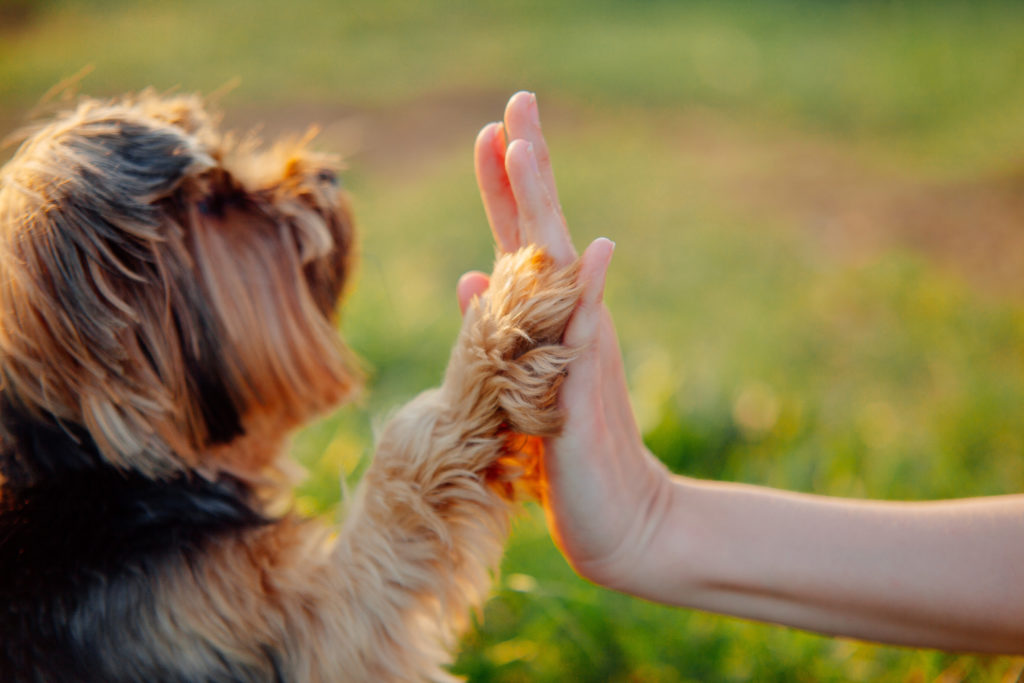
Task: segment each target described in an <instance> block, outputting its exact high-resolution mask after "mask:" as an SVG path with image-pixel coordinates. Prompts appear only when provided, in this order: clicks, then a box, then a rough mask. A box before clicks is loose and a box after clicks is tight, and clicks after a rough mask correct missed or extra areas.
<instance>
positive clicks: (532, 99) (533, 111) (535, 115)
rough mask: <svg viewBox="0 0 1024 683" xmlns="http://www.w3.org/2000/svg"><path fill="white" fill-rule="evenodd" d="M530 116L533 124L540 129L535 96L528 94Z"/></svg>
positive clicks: (538, 110)
mask: <svg viewBox="0 0 1024 683" xmlns="http://www.w3.org/2000/svg"><path fill="white" fill-rule="evenodd" d="M530 104H531V107H530V114H531V115H532V116H533V123H534V124H535V125H536V126H537V127H538V128H540V108H538V107H537V94H536V93H530Z"/></svg>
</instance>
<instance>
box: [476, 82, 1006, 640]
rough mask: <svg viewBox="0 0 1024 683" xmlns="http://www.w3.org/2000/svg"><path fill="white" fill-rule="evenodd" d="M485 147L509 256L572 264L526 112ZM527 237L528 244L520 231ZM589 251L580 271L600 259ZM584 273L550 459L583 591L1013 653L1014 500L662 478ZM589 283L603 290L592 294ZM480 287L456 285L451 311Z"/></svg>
mask: <svg viewBox="0 0 1024 683" xmlns="http://www.w3.org/2000/svg"><path fill="white" fill-rule="evenodd" d="M505 130H506V131H507V137H508V139H509V140H512V142H511V143H510V144H509V145H508V147H507V148H506V146H505V144H504V138H503V137H502V135H501V128H500V126H495V125H492V126H488V127H486V128H484V130H483V131H481V134H480V136H479V138H478V140H477V146H476V167H477V177H478V181H479V184H480V189H481V195H482V197H483V201H484V206H485V208H486V210H487V214H488V218H489V220H490V223H491V226H492V229H493V231H494V234H495V239H496V241H497V243H498V244H499V247H500V248H502V249H504V250H511V249H515V248H517V247H518V246H519V245H520V244H521V243H522V242H523V241H524V240H528V241H538V242H540V243H541V244H544V245H554V249H551V248H550V247H549V251H551V252H552V253H558V254H569V255H571V254H572V253H574V252H573V251H572V245H571V241H570V239H569V235H568V231H567V228H566V225H565V221H564V218H563V217H562V213H561V210H560V208H559V206H558V201H557V191H556V188H555V185H554V178H553V174H552V172H551V166H550V161H549V157H548V153H547V147H546V144H545V142H544V139H543V135H542V134H541V132H540V125H539V118H538V116H537V109H536V101H535V99H534V98H533V96H532V95H530V94H528V93H519V94H517V95H516V96H514V97H513V98H512V100H510V102H509V106H508V108H507V110H506V115H505ZM531 226H532V227H531ZM594 249H595V247H593V246H592V247H591V248H590V249H589V250H588V253H592V254H593V256H592V259H591V264H592V266H593V263H594V262H595V261H597V260H598V259H597V256H600V259H607V258H610V251H608V250H607V247H598V248H597V251H596V252H594V251H593V250H594ZM587 263H588V261H587V258H586V257H585V258H584V267H583V270H582V273H581V280H582V286H583V297H582V300H581V304H580V306H579V308H578V309H577V311H576V312H575V314H574V316H573V318H572V320H571V321H570V324H569V327H568V328H567V331H566V336H565V343H566V344H567V345H570V346H574V347H577V348H579V349H580V355H579V356H578V358H577V359H576V360H575V361H573V363H572V364H571V365H570V367H569V375H568V377H567V379H566V381H565V383H564V384H563V387H562V390H561V400H562V405H563V408H564V410H565V412H566V423H565V427H564V430H563V432H562V433H561V435H560V436H558V437H556V438H553V439H549V440H548V441H547V444H546V445H547V448H546V455H545V459H544V463H543V465H544V467H543V474H544V481H545V484H546V491H547V492H546V494H545V497H544V500H543V503H544V507H545V511H546V512H547V515H548V519H549V524H550V527H551V530H552V533H553V534H554V536H555V538H556V540H557V542H558V544H559V547H560V548H561V550H562V551H563V553H564V554H565V556H566V558H567V560H568V561H569V562H570V563H571V564H572V566H573V567H574V568H575V569H576V570H577V571H578V572H579V573H580V574H581V575H583V576H584V577H586V578H588V579H591V580H593V581H595V582H597V583H599V584H602V585H605V586H608V587H610V588H614V589H617V590H620V591H623V592H627V593H631V594H634V595H638V596H641V597H644V598H647V599H650V600H655V601H658V602H664V603H668V604H673V605H681V606H687V607H693V608H698V609H702V610H707V611H713V612H719V613H725V614H731V615H735V616H740V617H745V618H751V619H757V620H762V621H768V622H774V623H780V624H786V625H789V626H795V627H798V628H803V629H807V630H811V631H816V632H820V633H827V634H835V635H845V636H851V637H856V638H862V639H867V640H874V641H881V642H887V643H895V644H902V645H911V646H920V647H934V648H943V649H950V650H965V651H979V652H1005V653H1017V652H1024V595H1022V594H1024V591H1022V590H1021V589H1022V588H1024V497H1022V496H1011V497H1000V498H987V499H976V500H962V501H947V502H935V503H881V502H867V501H853V500H842V499H834V498H826V497H820V496H809V495H803V494H794V493H788V492H783V491H777V490H772V489H767V488H761V487H752V486H743V485H736V484H725V483H717V482H706V481H698V480H693V479H687V478H683V477H673V476H671V475H670V474H669V473H668V472H667V471H666V470H665V468H664V467H663V466H662V465H661V464H660V463H659V462H658V461H657V459H656V458H654V457H653V456H652V455H651V454H650V453H649V452H648V451H647V449H646V448H645V447H644V445H643V443H642V440H641V438H640V434H639V431H638V429H637V427H636V424H635V421H634V419H633V415H632V410H631V408H630V405H629V398H628V393H627V389H626V383H625V379H624V373H623V368H622V362H621V356H620V353H619V349H618V344H617V341H616V339H615V331H614V326H613V324H612V320H611V317H610V315H609V313H608V311H607V309H606V308H605V307H604V305H603V304H602V303H601V292H600V285H601V284H602V283H603V272H604V271H603V268H604V267H606V265H607V261H604V263H603V265H601V266H600V268H596V269H588V266H587ZM594 273H598V274H599V277H592V275H593V274H594ZM483 286H486V279H482V278H481V276H478V275H470V276H468V277H467V278H465V279H464V280H463V281H462V283H460V289H459V291H460V300H462V299H464V298H465V294H466V292H467V291H468V292H472V291H479V289H480V288H481V287H483Z"/></svg>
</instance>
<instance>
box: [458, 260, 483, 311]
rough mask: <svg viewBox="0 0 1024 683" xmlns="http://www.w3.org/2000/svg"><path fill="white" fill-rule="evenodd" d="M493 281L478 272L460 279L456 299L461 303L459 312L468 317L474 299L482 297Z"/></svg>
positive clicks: (467, 274) (473, 271) (469, 273)
mask: <svg viewBox="0 0 1024 683" xmlns="http://www.w3.org/2000/svg"><path fill="white" fill-rule="evenodd" d="M490 284H491V280H490V278H488V277H487V276H486V275H484V274H483V273H481V272H480V271H478V270H471V271H470V272H468V273H465V274H464V275H463V276H462V277H460V278H459V284H457V285H456V286H455V298H456V299H458V301H459V312H461V313H462V315H466V309H468V308H469V304H470V303H471V302H472V301H473V297H477V296H482V295H483V293H484V292H486V291H487V287H488V286H490Z"/></svg>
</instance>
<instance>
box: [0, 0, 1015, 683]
mask: <svg viewBox="0 0 1024 683" xmlns="http://www.w3.org/2000/svg"><path fill="white" fill-rule="evenodd" d="M1022 36H1024V5H1022V4H1020V3H1015V2H1008V1H1007V2H994V1H987V0H983V1H979V2H970V3H968V2H951V1H946V0H930V1H921V2H910V1H906V2H895V1H893V2H870V1H865V2H853V1H842V0H837V1H835V2H824V1H821V2H815V1H811V0H763V1H760V2H753V1H749V2H742V1H740V0H734V1H725V2H669V1H663V2H662V1H658V0H644V1H635V2H625V1H622V2H613V1H611V0H576V1H567V2H552V1H550V0H548V1H543V0H535V1H532V2H531V1H526V2H503V3H500V4H493V5H489V4H487V3H484V2H475V1H470V0H454V1H450V2H441V0H424V1H421V2H417V1H414V0H376V1H375V2H372V3H370V2H365V3H353V2H341V1H333V2H332V1H329V0H291V1H290V2H287V3H284V2H271V1H270V0H247V1H246V2H238V1H235V0H182V1H179V2H157V1H152V2H127V1H120V0H0V127H2V129H3V131H4V132H5V133H6V132H9V131H11V130H13V129H15V128H17V127H19V126H20V125H22V124H24V123H26V122H28V121H30V120H31V117H32V116H33V115H35V114H34V113H36V112H39V111H43V112H45V111H51V110H52V109H53V108H54V107H55V106H58V105H59V104H60V102H61V100H62V98H63V97H64V95H63V94H62V93H64V92H65V91H66V89H65V88H63V86H60V85H59V84H61V83H64V82H66V81H67V80H68V79H70V80H71V81H72V82H74V83H77V85H76V86H74V88H77V89H78V90H79V91H80V92H82V93H86V94H90V95H104V96H105V95H114V94H118V93H121V92H124V91H130V90H138V89H141V88H143V87H146V86H153V87H155V88H157V89H159V90H170V89H179V90H184V91H200V92H203V93H208V94H211V93H213V94H214V99H215V100H216V102H217V106H218V107H219V108H221V109H222V110H223V111H224V112H225V119H226V123H227V125H229V126H231V127H235V128H239V129H242V130H250V129H254V128H255V129H259V130H261V131H262V132H263V136H264V137H265V138H271V137H274V136H276V135H278V134H281V133H294V134H302V133H303V132H305V131H306V130H307V128H308V127H309V125H310V124H317V125H318V126H319V127H320V130H321V132H320V135H319V138H318V145H319V146H320V147H322V148H324V149H327V150H333V151H337V152H340V153H342V154H343V155H344V156H345V158H346V159H347V165H348V170H347V171H346V173H345V174H344V183H345V184H346V186H347V187H348V188H349V190H350V191H351V192H352V194H353V195H354V197H355V206H356V211H357V214H358V217H359V220H360V226H361V231H362V235H361V240H362V247H361V249H362V264H361V268H360V272H359V275H358V281H357V284H356V285H355V287H354V289H353V291H352V292H351V296H350V298H349V300H348V301H347V303H346V305H345V307H344V315H343V324H342V328H343V330H344V334H345V336H346V338H347V339H348V341H349V343H350V344H351V346H352V347H353V348H354V349H355V350H356V351H357V352H358V353H359V354H360V356H361V357H362V358H363V359H364V361H365V364H366V367H367V368H368V371H369V373H370V381H369V384H368V387H367V391H366V395H365V397H364V398H363V399H362V400H361V401H360V402H359V403H358V404H356V405H352V406H348V407H345V408H343V409H341V410H340V411H339V412H338V413H337V414H336V415H332V416H330V417H328V418H327V419H325V420H323V421H322V422H320V423H318V424H317V425H314V426H312V427H311V428H310V429H308V430H306V431H305V432H303V433H302V434H301V435H300V436H299V437H298V438H297V440H296V444H295V448H296V449H297V451H298V454H299V456H300V457H301V459H302V460H303V462H304V463H306V465H307V466H308V467H309V469H310V473H311V477H310V479H309V480H308V482H307V483H306V484H305V485H304V486H303V488H302V490H301V495H300V498H299V500H298V505H299V506H300V507H301V508H302V509H303V510H304V511H308V512H314V513H322V514H325V515H338V514H340V510H341V507H342V505H341V503H340V501H341V500H342V494H341V488H342V487H341V486H339V482H344V483H346V484H347V485H348V486H349V487H351V486H353V485H355V483H356V482H357V481H358V478H359V476H360V473H361V472H362V470H363V469H364V468H365V466H366V464H367V462H368V458H369V455H368V454H369V453H370V452H371V449H372V438H373V436H372V435H373V429H374V426H375V424H379V422H380V420H381V419H382V418H383V417H384V416H385V415H386V414H387V413H388V411H389V410H390V409H393V408H394V407H395V406H396V405H398V404H399V403H400V402H403V401H405V400H407V399H408V398H410V397H411V396H413V395H414V394H415V393H417V392H419V391H420V390H422V389H424V388H426V387H428V386H431V385H434V384H436V383H437V382H438V381H439V379H440V374H441V370H442V368H443V366H444V363H445V361H446V358H447V354H448V349H449V346H450V344H451V342H452V340H453V339H454V336H455V333H456V330H457V329H458V324H459V316H458V311H457V308H456V305H455V299H454V286H455V282H456V279H457V278H458V276H459V274H461V273H462V272H463V271H465V270H468V269H472V268H478V269H483V270H487V269H489V266H490V262H491V259H492V257H493V250H492V246H491V241H490V236H489V234H488V230H487V227H486V221H485V219H484V215H483V211H482V209H481V208H480V204H479V200H478V198H477V195H476V190H475V186H474V181H473V176H472V142H473V139H474V137H475V135H476V132H477V131H478V130H479V128H480V127H481V126H482V125H484V124H485V123H487V122H488V121H492V120H496V119H498V118H500V116H501V112H502V109H503V106H504V102H505V100H506V99H507V97H508V96H509V95H510V94H511V93H512V92H514V91H515V90H517V89H530V90H533V91H535V92H537V94H538V98H539V104H540V109H541V113H542V116H543V119H544V122H545V131H546V133H547V136H548V139H549V142H550V145H551V148H552V153H553V158H554V161H555V170H556V174H557V175H558V178H559V184H560V187H561V192H562V199H563V204H564V208H565V213H566V215H567V216H568V218H569V222H570V225H571V226H572V229H573V233H574V235H575V238H576V241H577V245H579V246H582V245H585V244H586V243H587V242H589V240H591V239H592V238H594V237H596V236H599V235H605V236H608V237H610V238H612V239H614V240H615V241H616V243H617V250H616V254H615V260H614V262H613V264H612V270H611V274H610V280H609V284H608V289H607V300H608V302H609V305H610V307H611V309H612V312H613V314H614V315H615V317H616V320H617V324H618V328H619V333H620V336H621V340H622V346H623V351H624V354H625V361H626V365H627V369H628V374H629V378H630V382H631V390H632V393H633V397H634V403H635V407H636V413H637V417H638V420H639V422H640V424H641V427H642V429H643V431H644V434H645V438H646V439H647V442H648V444H649V445H650V447H651V448H652V449H653V450H654V452H656V453H657V454H658V455H659V456H660V457H661V458H663V459H664V460H665V462H666V463H667V464H668V465H669V466H670V467H671V468H673V469H674V470H676V471H679V472H683V473H687V474H690V475H695V476H701V477H713V478H719V479H727V480H735V481H744V482H752V483H758V484H766V485H770V486H777V487H784V488H787V489H792V490H798V491H808V492H815V493H822V494H831V495H838V496H854V497H869V498H880V499H932V498H942V497H950V496H974V495H985V494H999V493H1014V492H1020V491H1022V490H1024V419H1022V417H1024V355H1022V351H1024V40H1022ZM12 152H13V150H12V149H11V148H10V147H8V148H6V149H4V150H3V151H2V152H0V159H5V158H7V157H8V156H10V154H11V153H12ZM950 552H951V553H955V552H957V549H956V548H950ZM481 617H482V619H481V620H480V622H479V625H478V626H477V627H476V628H475V629H474V630H473V631H472V632H471V633H470V634H469V635H468V636H467V637H466V638H465V640H464V642H463V644H462V648H461V654H460V656H459V659H458V662H457V664H456V667H455V671H456V672H457V673H459V674H461V675H463V676H467V677H468V678H469V679H470V680H471V681H564V680H571V681H666V682H667V681H751V680H756V681H930V680H941V681H962V680H963V681H968V680H969V681H1015V680H1019V677H1020V675H1021V671H1022V670H1024V660H1022V659H1013V658H1005V657H1004V658H999V657H995V658H992V657H969V656H960V655H955V654H940V653H934V652H918V651H911V650H903V649H896V648H885V647H877V646H873V645H867V644H862V643H858V642H853V641H847V640H836V639H827V638H821V637H817V636H812V635H808V634H805V633H800V632H797V631H793V630H788V629H783V628H778V627H771V626H763V625H757V624H751V623H747V622H742V621H738V620H734V619H728V618H723V617H717V616H711V615H705V614H700V613H694V612H688V611H683V610H673V609H668V608H663V607H658V606H654V605H649V604H646V603H643V602H641V601H638V600H633V599H630V598H626V597H623V596H619V595H616V594H613V593H610V592H607V591H604V590H601V589H598V588H596V587H593V586H591V585H589V584H587V583H585V582H583V581H581V580H580V579H578V578H577V577H576V576H575V575H574V574H573V573H572V571H571V570H569V569H568V568H567V567H566V565H565V563H564V561H563V560H562V558H561V556H560V555H559V554H558V551H557V550H556V549H555V548H554V546H553V545H552V543H551V541H550V540H549V538H548V535H547V532H546V530H545V528H544V524H543V517H542V515H541V514H540V512H539V510H538V509H537V508H536V507H533V506H531V507H528V508H527V509H526V510H525V512H524V513H523V514H522V515H521V516H520V518H519V520H518V522H517V525H516V528H515V532H514V535H513V537H512V540H511V542H510V545H509V548H508V553H507V557H506V560H505V563H504V567H503V571H502V575H501V578H500V582H499V584H498V586H497V589H496V592H495V596H494V598H493V599H492V600H491V601H490V602H489V603H488V604H487V607H486V609H485V610H483V613H482V615H481Z"/></svg>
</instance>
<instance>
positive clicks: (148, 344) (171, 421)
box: [0, 98, 214, 476]
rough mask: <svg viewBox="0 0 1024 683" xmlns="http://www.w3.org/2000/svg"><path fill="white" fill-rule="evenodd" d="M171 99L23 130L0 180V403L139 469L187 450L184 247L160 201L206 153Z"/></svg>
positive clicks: (192, 118)
mask: <svg viewBox="0 0 1024 683" xmlns="http://www.w3.org/2000/svg"><path fill="white" fill-rule="evenodd" d="M175 107H176V112H177V113H174V114H172V115H170V116H168V117H166V119H165V120H160V119H158V118H154V117H152V116H150V115H146V114H145V113H143V112H142V111H141V108H140V107H139V106H137V103H131V102H117V103H113V104H110V103H100V102H96V101H87V102H85V103H83V104H82V105H80V106H79V107H78V108H77V109H76V110H75V111H73V112H71V113H69V114H67V115H65V116H63V117H61V118H59V119H58V120H56V121H55V122H53V123H51V124H49V125H48V126H45V127H41V128H39V129H37V130H35V131H34V132H33V133H32V135H31V137H30V138H29V139H28V140H27V141H26V142H25V143H24V144H23V145H22V146H21V148H20V149H19V150H18V152H17V153H16V155H15V156H14V158H13V159H12V160H11V162H10V163H9V164H8V165H7V167H6V168H5V169H4V170H3V173H2V175H0V224H2V226H3V230H2V231H0V263H2V264H3V277H2V278H0V354H2V365H0V370H2V373H3V381H4V391H5V393H6V394H7V398H8V400H9V401H11V402H12V403H15V404H17V405H20V406H21V407H22V408H23V409H25V410H27V411H29V412H30V413H32V414H34V415H36V416H37V417H40V418H44V419H50V420H55V421H57V422H68V423H73V424H78V425H81V426H82V427H84V428H85V430H87V432H88V434H89V435H90V436H91V438H92V439H93V440H94V441H95V442H96V446H97V447H98V448H99V450H100V452H101V453H102V454H103V455H104V456H105V457H106V458H107V459H109V460H110V461H111V462H112V463H113V464H115V465H117V466H123V467H133V468H136V469H139V470H141V471H142V472H144V473H146V474H149V475H151V476H159V475H162V474H166V473H169V472H170V471H173V470H175V469H177V468H179V467H180V466H181V464H182V463H181V462H180V461H179V460H178V459H179V458H182V457H184V458H186V459H187V458H189V457H190V454H191V453H192V451H193V450H194V445H195V443H196V435H195V434H194V433H190V432H194V431H195V430H196V427H195V426H192V427H189V426H188V425H190V424H194V425H198V420H196V419H195V417H194V416H190V415H188V414H187V413H188V412H189V411H190V410H192V409H191V408H190V407H189V405H188V402H183V401H182V400H181V399H182V397H183V396H185V395H186V394H187V393H188V387H187V381H186V376H185V373H184V371H183V369H184V367H183V366H184V360H183V358H184V356H185V354H184V353H183V351H182V349H181V348H180V343H179V341H178V340H179V338H180V336H181V335H180V334H179V332H178V329H179V328H180V327H181V326H182V324H183V321H181V320H178V319H176V315H175V311H176V310H179V308H178V307H179V306H181V305H182V304H184V303H185V301H184V299H185V298H186V296H185V293H183V292H181V291H179V289H180V288H179V287H177V283H178V282H181V281H188V278H187V276H186V274H185V273H184V272H183V271H186V270H189V269H190V268H189V263H188V261H189V255H188V251H187V249H186V245H185V241H184V234H183V233H182V232H181V230H180V228H177V227H176V226H174V225H172V224H169V223H168V221H167V220H166V218H165V215H164V213H163V211H162V209H161V208H160V200H161V198H167V197H170V196H173V194H174V193H175V191H176V190H177V189H178V188H179V187H180V186H181V185H182V183H183V182H184V181H185V179H187V178H189V177H192V176H195V175H197V174H200V173H202V172H204V171H205V170H207V169H208V168H210V167H212V166H213V165H214V161H213V159H211V157H210V156H209V154H208V153H207V152H206V150H205V149H203V147H202V145H201V144H200V143H199V141H198V140H199V137H198V136H197V135H196V134H195V131H193V132H189V131H187V130H186V129H185V128H182V127H181V125H179V124H181V123H182V121H184V120H185V118H184V117H185V115H186V114H187V115H188V117H189V122H190V125H194V126H199V125H200V124H201V122H202V121H203V120H204V118H203V116H202V113H201V107H200V106H199V102H198V101H197V100H194V99H193V98H179V99H178V100H175ZM192 110H194V111H192ZM175 117H177V119H178V120H177V121H173V120H172V119H174V118H175Z"/></svg>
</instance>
